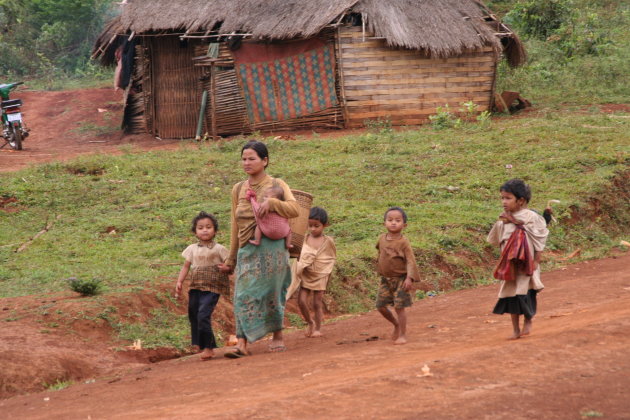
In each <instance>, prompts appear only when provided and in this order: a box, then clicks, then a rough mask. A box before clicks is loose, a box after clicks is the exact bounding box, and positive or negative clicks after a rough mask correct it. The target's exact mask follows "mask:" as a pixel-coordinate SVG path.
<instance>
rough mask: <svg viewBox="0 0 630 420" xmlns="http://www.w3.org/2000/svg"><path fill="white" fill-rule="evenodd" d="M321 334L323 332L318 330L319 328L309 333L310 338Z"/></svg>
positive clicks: (321, 335)
mask: <svg viewBox="0 0 630 420" xmlns="http://www.w3.org/2000/svg"><path fill="white" fill-rule="evenodd" d="M323 336H324V334H322V332H321V331H319V330H315V331H313V334H311V338H316V337H323Z"/></svg>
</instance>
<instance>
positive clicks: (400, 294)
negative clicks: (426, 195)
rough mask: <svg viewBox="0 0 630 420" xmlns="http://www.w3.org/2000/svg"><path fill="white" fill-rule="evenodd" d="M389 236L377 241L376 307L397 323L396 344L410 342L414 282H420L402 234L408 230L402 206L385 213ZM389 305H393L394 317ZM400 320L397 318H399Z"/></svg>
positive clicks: (381, 237) (405, 239)
mask: <svg viewBox="0 0 630 420" xmlns="http://www.w3.org/2000/svg"><path fill="white" fill-rule="evenodd" d="M384 220H385V228H386V229H387V233H384V234H382V235H381V236H380V237H379V238H378V243H377V244H376V249H378V274H379V275H380V276H381V284H380V286H379V290H378V296H377V297H376V308H377V309H378V311H379V312H380V313H381V314H382V315H383V316H384V317H385V319H386V320H388V321H389V322H391V323H392V324H394V333H393V334H392V340H394V344H405V343H406V342H407V314H406V313H405V308H407V307H409V306H411V293H410V292H411V290H412V287H413V286H412V283H413V282H419V281H420V274H419V272H418V266H417V265H416V259H415V257H414V255H413V251H412V249H411V244H410V243H409V240H407V238H405V237H404V236H403V234H402V231H403V229H404V228H405V227H407V214H406V213H405V211H404V210H403V209H401V208H400V207H390V208H389V209H388V210H387V211H386V212H385V217H384ZM387 305H393V306H394V309H395V310H396V315H397V317H395V316H394V315H393V314H392V312H391V311H390V310H389V308H388V307H387ZM397 318H398V319H397Z"/></svg>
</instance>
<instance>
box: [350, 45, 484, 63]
mask: <svg viewBox="0 0 630 420" xmlns="http://www.w3.org/2000/svg"><path fill="white" fill-rule="evenodd" d="M343 53H344V54H345V55H346V56H347V57H383V56H394V57H417V58H420V59H423V60H426V59H429V57H427V56H426V55H425V54H423V53H422V52H420V51H418V50H395V49H390V48H374V47H364V48H344V49H343ZM493 56H494V54H488V53H482V52H479V53H464V54H459V55H457V57H460V58H461V57H469V58H472V57H493ZM453 58H455V57H453ZM447 60H448V58H447Z"/></svg>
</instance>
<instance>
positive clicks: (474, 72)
mask: <svg viewBox="0 0 630 420" xmlns="http://www.w3.org/2000/svg"><path fill="white" fill-rule="evenodd" d="M426 73H444V74H448V75H454V77H461V76H469V75H470V76H494V69H493V68H492V66H488V67H450V68H444V67H443V66H440V67H436V66H430V67H418V66H415V67H407V66H406V67H399V68H390V67H388V68H386V69H382V70H375V69H373V68H365V69H352V70H344V72H343V74H344V76H346V77H351V76H365V75H371V74H377V75H382V76H385V75H392V76H394V75H405V74H426ZM432 76H433V74H432Z"/></svg>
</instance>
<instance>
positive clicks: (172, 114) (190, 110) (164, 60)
mask: <svg viewBox="0 0 630 420" xmlns="http://www.w3.org/2000/svg"><path fill="white" fill-rule="evenodd" d="M146 44H147V46H148V48H149V50H150V56H151V63H150V64H151V70H150V73H151V83H150V86H146V85H145V88H149V89H148V90H147V91H148V92H149V91H150V95H151V96H150V98H151V100H149V101H148V102H146V107H148V108H149V109H148V110H147V109H145V113H146V115H147V116H152V119H153V123H152V124H151V125H148V124H147V125H148V129H149V131H151V132H152V133H153V134H154V135H155V136H159V137H161V138H193V137H195V130H196V127H197V118H198V115H199V107H200V106H201V82H200V81H199V78H200V77H201V76H202V74H203V71H202V69H201V68H200V67H197V66H194V65H193V61H192V59H193V57H194V44H195V42H194V41H189V42H188V43H184V44H182V43H181V42H180V40H179V37H178V36H161V37H150V38H148V39H147V41H146Z"/></svg>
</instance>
